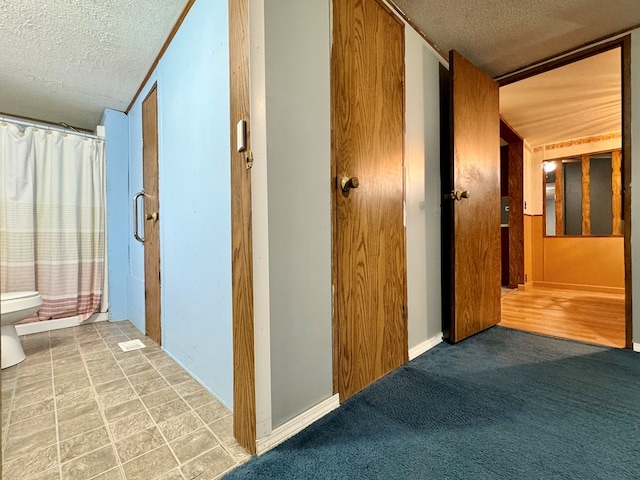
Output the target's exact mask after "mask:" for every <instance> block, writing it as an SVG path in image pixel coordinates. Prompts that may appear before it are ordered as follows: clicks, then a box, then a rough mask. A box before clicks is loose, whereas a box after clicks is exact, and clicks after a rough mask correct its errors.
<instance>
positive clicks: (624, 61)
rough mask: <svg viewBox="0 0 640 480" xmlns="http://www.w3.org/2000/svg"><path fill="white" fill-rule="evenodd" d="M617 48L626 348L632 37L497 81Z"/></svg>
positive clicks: (629, 338)
mask: <svg viewBox="0 0 640 480" xmlns="http://www.w3.org/2000/svg"><path fill="white" fill-rule="evenodd" d="M615 48H620V57H621V58H620V59H621V67H622V92H621V96H622V177H623V178H622V192H623V196H622V217H623V218H624V277H625V281H624V292H625V346H626V348H632V347H633V331H632V328H633V312H632V300H633V298H632V296H633V291H632V280H631V35H630V34H627V35H624V36H623V37H620V38H616V39H614V40H611V41H608V42H604V43H602V44H600V45H596V46H593V47H587V48H585V49H583V50H580V51H574V52H573V53H569V54H567V55H566V56H563V57H561V58H554V59H550V60H548V61H546V62H543V63H541V64H539V65H536V66H534V67H531V68H528V69H523V70H521V71H519V72H515V73H513V74H507V75H505V76H503V77H501V78H499V79H497V80H496V81H497V82H498V85H499V86H500V87H503V86H505V85H509V84H511V83H514V82H517V81H519V80H524V79H525V78H529V77H533V76H535V75H538V74H540V73H544V72H548V71H550V70H553V69H555V68H558V67H562V66H564V65H568V64H570V63H573V62H577V61H579V60H584V59H585V58H589V57H591V56H593V55H597V54H599V53H603V52H606V51H609V50H613V49H615Z"/></svg>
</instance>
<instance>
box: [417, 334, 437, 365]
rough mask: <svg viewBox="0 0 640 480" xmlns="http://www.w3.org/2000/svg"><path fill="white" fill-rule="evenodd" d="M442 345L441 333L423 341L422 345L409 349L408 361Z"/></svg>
mask: <svg viewBox="0 0 640 480" xmlns="http://www.w3.org/2000/svg"><path fill="white" fill-rule="evenodd" d="M440 343H442V332H440V333H438V334H436V335H434V336H433V337H431V338H429V339H427V340H425V341H424V342H422V343H419V344H418V345H416V346H415V347H412V348H410V349H409V361H411V360H413V359H414V358H416V357H419V356H420V355H422V354H423V353H424V352H426V351H429V350H431V349H432V348H433V347H435V346H436V345H438V344H440Z"/></svg>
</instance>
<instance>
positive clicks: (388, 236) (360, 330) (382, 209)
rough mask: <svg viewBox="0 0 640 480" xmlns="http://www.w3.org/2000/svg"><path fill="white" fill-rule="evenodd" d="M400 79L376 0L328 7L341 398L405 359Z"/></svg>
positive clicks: (396, 51) (390, 24)
mask: <svg viewBox="0 0 640 480" xmlns="http://www.w3.org/2000/svg"><path fill="white" fill-rule="evenodd" d="M403 79H404V24H402V23H401V22H399V21H398V20H397V19H396V18H395V16H394V15H393V14H392V13H391V12H390V11H389V10H388V9H387V7H385V6H384V5H383V4H382V3H379V2H377V1H376V0H364V1H355V0H342V1H336V2H334V43H333V52H332V82H331V88H332V106H333V108H332V111H333V117H332V156H333V173H334V182H335V183H334V208H335V210H334V217H335V224H334V280H335V286H336V290H335V303H334V305H335V312H334V321H335V322H336V328H335V329H334V332H335V333H336V336H337V338H336V339H334V349H335V355H334V360H335V363H334V379H335V380H337V390H338V391H339V393H340V398H341V399H342V400H345V399H347V398H349V397H350V396H351V395H353V394H354V393H356V392H358V391H359V390H361V389H362V388H364V387H366V386H367V385H369V384H370V383H372V382H373V381H375V380H377V379H378V378H380V377H381V376H383V375H384V374H386V373H387V372H389V371H390V370H392V369H394V368H396V367H398V366H399V365H401V364H402V363H404V362H406V361H407V355H408V347H407V324H406V260H405V227H404V225H403V202H404V183H403V182H404V181H403V154H404V152H403V149H404V144H403V129H404V84H403ZM354 178H357V181H356V180H355V179H354ZM348 179H354V180H351V183H348V181H347V180H348ZM343 185H344V189H343ZM336 347H337V348H336ZM336 377H337V378H336Z"/></svg>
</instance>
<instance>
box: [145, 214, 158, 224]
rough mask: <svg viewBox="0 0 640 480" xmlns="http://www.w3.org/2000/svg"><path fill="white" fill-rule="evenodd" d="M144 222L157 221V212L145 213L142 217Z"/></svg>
mask: <svg viewBox="0 0 640 480" xmlns="http://www.w3.org/2000/svg"><path fill="white" fill-rule="evenodd" d="M144 219H145V220H153V221H154V222H155V221H157V220H158V212H153V213H147V214H146V215H145V216H144Z"/></svg>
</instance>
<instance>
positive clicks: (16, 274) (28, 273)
mask: <svg viewBox="0 0 640 480" xmlns="http://www.w3.org/2000/svg"><path fill="white" fill-rule="evenodd" d="M0 185H1V186H2V191H1V193H0V291H2V292H11V291H24V290H37V291H39V292H40V294H41V295H42V299H43V305H42V308H41V309H40V311H39V312H38V314H37V320H48V319H55V318H64V317H70V316H76V315H78V316H80V319H81V320H86V319H87V318H89V317H90V316H91V315H92V314H93V313H94V312H96V311H97V310H98V309H99V308H100V300H101V297H102V289H103V272H104V248H105V246H104V245H105V226H104V225H105V218H104V217H105V182H104V141H103V140H99V139H93V138H88V137H86V136H81V135H75V134H67V133H64V132H58V131H51V130H46V129H42V128H35V127H27V128H24V129H23V130H21V129H20V128H19V127H18V126H17V125H14V124H11V123H8V122H4V121H0ZM32 320H36V319H35V318H33V319H32Z"/></svg>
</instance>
